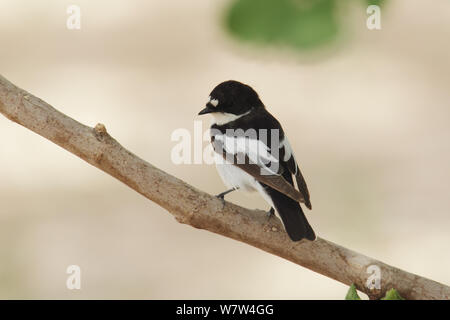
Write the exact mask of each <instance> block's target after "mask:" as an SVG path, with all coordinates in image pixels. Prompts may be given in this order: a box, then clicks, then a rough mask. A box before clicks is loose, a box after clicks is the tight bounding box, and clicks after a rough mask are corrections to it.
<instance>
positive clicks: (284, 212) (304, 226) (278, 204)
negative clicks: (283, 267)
mask: <svg viewBox="0 0 450 320" xmlns="http://www.w3.org/2000/svg"><path fill="white" fill-rule="evenodd" d="M264 190H265V191H266V192H267V193H268V195H269V196H270V197H271V198H272V202H273V205H274V206H275V209H276V210H277V212H278V214H279V215H280V217H281V220H282V221H283V225H284V228H285V229H286V232H287V233H288V235H289V237H290V238H291V240H292V241H300V240H302V239H308V240H311V241H314V240H316V234H315V233H314V231H313V229H312V228H311V226H310V224H309V222H308V220H307V219H306V216H305V214H304V213H303V210H302V207H301V206H300V204H299V203H298V202H296V201H295V200H292V199H291V198H289V197H288V196H286V195H284V194H282V193H281V192H279V191H277V190H275V189H272V188H271V187H268V186H266V185H264Z"/></svg>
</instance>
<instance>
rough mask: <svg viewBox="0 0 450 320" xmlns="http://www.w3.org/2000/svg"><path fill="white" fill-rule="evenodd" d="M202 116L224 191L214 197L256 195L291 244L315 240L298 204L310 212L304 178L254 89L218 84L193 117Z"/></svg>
mask: <svg viewBox="0 0 450 320" xmlns="http://www.w3.org/2000/svg"><path fill="white" fill-rule="evenodd" d="M208 113H209V114H211V115H212V117H213V122H212V125H211V128H210V134H211V144H212V146H213V148H214V151H215V152H214V155H215V162H216V168H217V171H218V172H219V175H220V176H221V178H222V180H223V182H224V183H225V185H226V186H227V187H228V188H230V190H227V191H225V192H222V193H221V194H219V195H218V197H219V198H221V199H223V198H224V196H225V195H226V194H227V193H229V192H231V191H233V190H237V189H239V190H242V191H258V192H259V193H260V194H261V195H262V197H263V198H264V199H265V200H266V201H267V202H268V203H269V204H270V205H271V209H270V211H269V214H273V213H274V211H275V210H276V212H277V213H278V215H279V216H280V218H281V220H282V222H283V225H284V228H285V229H286V231H287V233H288V235H289V237H290V238H291V239H292V240H293V241H299V240H301V239H308V240H315V239H316V235H315V233H314V231H313V229H312V228H311V226H310V225H309V223H308V221H307V220H306V217H305V214H304V213H303V210H302V207H301V206H300V203H303V204H304V205H305V206H306V207H308V208H309V209H311V202H310V196H309V191H308V187H307V186H306V182H305V179H304V178H303V176H302V173H301V171H300V169H299V167H298V165H297V162H296V161H295V158H294V154H293V153H292V149H291V146H290V144H289V142H288V140H287V138H286V136H285V135H284V132H283V129H282V128H281V125H280V123H279V122H278V121H277V119H275V118H274V117H273V116H272V115H271V114H270V113H269V112H268V111H267V110H266V108H265V106H264V104H263V103H262V102H261V100H260V99H259V96H258V94H257V93H256V92H255V90H253V89H252V88H251V87H250V86H248V85H245V84H243V83H240V82H238V81H233V80H230V81H225V82H222V83H221V84H219V85H218V86H216V87H215V88H214V90H213V91H212V92H211V94H210V96H209V100H208V102H207V103H206V107H205V108H204V109H203V110H202V111H200V112H199V115H203V114H208ZM294 179H295V183H294ZM295 185H297V187H295ZM274 209H275V210H274Z"/></svg>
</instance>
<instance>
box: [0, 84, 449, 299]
mask: <svg viewBox="0 0 450 320" xmlns="http://www.w3.org/2000/svg"><path fill="white" fill-rule="evenodd" d="M0 113H2V114H3V115H5V116H6V117H7V118H9V119H10V120H12V121H14V122H16V123H18V124H20V125H22V126H24V127H26V128H28V129H30V130H32V131H34V132H36V133H37V134H39V135H41V136H43V137H44V138H46V139H48V140H50V141H53V142H54V143H56V144H58V145H59V146H61V147H62V148H64V149H66V150H68V151H70V152H71V153H73V154H75V155H77V156H78V157H80V158H82V159H83V160H85V161H87V162H88V163H90V164H91V165H93V166H95V167H97V168H99V169H101V170H103V171H105V172H106V173H108V174H110V175H111V176H113V177H115V178H116V179H119V180H120V181H122V182H123V183H125V184H126V185H128V186H129V187H130V188H132V189H134V190H136V191H137V192H139V193H140V194H142V195H143V196H145V197H146V198H148V199H150V200H152V201H154V202H156V203H157V204H159V205H160V206H161V207H163V208H165V209H166V210H167V211H169V212H170V213H171V214H172V215H173V216H174V217H175V218H176V219H177V220H178V222H180V223H185V224H189V225H191V226H193V227H195V228H199V229H205V230H208V231H211V232H214V233H217V234H220V235H223V236H226V237H229V238H232V239H235V240H238V241H242V242H245V243H247V244H250V245H252V246H254V247H257V248H259V249H262V250H264V251H267V252H270V253H272V254H275V255H277V256H279V257H282V258H284V259H287V260H290V261H292V262H294V263H296V264H298V265H301V266H303V267H305V268H308V269H311V270H313V271H315V272H318V273H321V274H323V275H325V276H327V277H330V278H333V279H335V280H337V281H340V282H342V283H344V284H347V285H350V284H351V283H355V285H356V288H357V289H358V290H360V291H363V292H365V293H367V294H368V295H369V296H370V297H371V298H380V297H381V296H383V295H384V294H385V292H386V291H387V290H389V289H391V288H395V289H397V290H398V291H399V293H400V294H401V295H402V296H403V297H404V298H406V299H449V298H450V287H448V286H445V285H443V284H440V283H438V282H435V281H432V280H429V279H426V278H423V277H420V276H417V275H415V274H411V273H408V272H406V271H403V270H400V269H397V268H395V267H392V266H389V265H387V264H385V263H383V262H381V261H378V260H375V259H372V258H369V257H367V256H364V255H362V254H359V253H357V252H354V251H352V250H349V249H346V248H343V247H341V246H339V245H337V244H334V243H332V242H329V241H327V240H324V239H320V238H318V239H317V240H316V241H314V242H310V241H304V240H303V241H301V242H292V241H291V240H290V239H289V237H288V236H287V234H286V233H285V232H284V230H283V227H282V226H281V224H280V222H279V221H278V220H277V219H274V220H273V221H272V222H271V225H270V226H269V225H268V224H267V223H266V219H265V215H264V214H262V212H261V211H259V210H249V209H245V208H242V207H239V206H237V205H234V204H232V203H229V202H226V203H225V205H224V206H223V204H222V202H221V201H220V200H219V199H217V198H215V197H214V196H211V195H209V194H206V193H205V192H202V191H200V190H197V189H195V188H194V187H192V186H190V185H188V184H187V183H185V182H183V181H181V180H180V179H177V178H176V177H173V176H171V175H169V174H167V173H165V172H163V171H161V170H159V169H158V168H156V167H154V166H153V165H151V164H150V163H148V162H146V161H144V160H142V159H140V158H139V157H137V156H136V155H134V154H132V153H131V152H129V151H128V150H126V149H125V148H124V147H122V146H121V145H120V144H119V143H118V142H117V141H116V140H114V139H113V138H112V137H111V136H110V135H109V134H108V133H107V132H106V128H105V126H104V125H102V124H97V126H96V127H95V128H91V127H88V126H85V125H83V124H81V123H79V122H77V121H75V120H73V119H72V118H70V117H68V116H66V115H64V114H63V113H61V112H59V111H58V110H56V109H54V108H53V107H51V106H50V105H49V104H47V103H46V102H44V101H42V100H41V99H39V98H37V97H34V96H33V95H31V94H29V93H28V92H26V91H24V90H22V89H20V88H18V87H16V86H15V85H13V84H12V83H10V82H9V81H8V80H6V79H5V78H3V77H2V76H0ZM371 265H376V266H378V267H379V268H380V270H381V289H380V290H376V289H374V290H372V291H371V290H369V289H368V288H367V287H366V281H367V278H368V277H369V274H368V273H367V268H368V267H369V266H371Z"/></svg>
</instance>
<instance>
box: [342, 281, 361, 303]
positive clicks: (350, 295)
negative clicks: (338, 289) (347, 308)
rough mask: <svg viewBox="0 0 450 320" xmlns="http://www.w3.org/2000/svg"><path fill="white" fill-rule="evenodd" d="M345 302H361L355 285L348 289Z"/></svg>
mask: <svg viewBox="0 0 450 320" xmlns="http://www.w3.org/2000/svg"><path fill="white" fill-rule="evenodd" d="M345 300H361V298H360V297H359V296H358V293H357V292H356V287H355V284H353V283H352V285H351V286H350V288H349V289H348V292H347V295H346V296H345Z"/></svg>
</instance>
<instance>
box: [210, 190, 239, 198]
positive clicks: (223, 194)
mask: <svg viewBox="0 0 450 320" xmlns="http://www.w3.org/2000/svg"><path fill="white" fill-rule="evenodd" d="M237 189H239V188H231V189H230V190H227V191H224V192H222V193H219V194H218V195H217V196H216V197H217V198H219V199H222V200H225V195H227V194H229V193H230V192H233V191H234V190H237Z"/></svg>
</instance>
